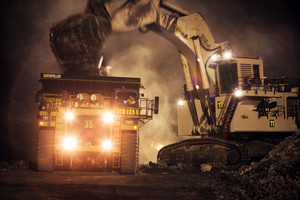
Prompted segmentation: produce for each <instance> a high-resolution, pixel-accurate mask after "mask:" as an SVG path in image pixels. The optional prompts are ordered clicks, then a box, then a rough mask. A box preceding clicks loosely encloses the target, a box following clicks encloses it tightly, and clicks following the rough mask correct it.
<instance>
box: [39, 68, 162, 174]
mask: <svg viewBox="0 0 300 200" xmlns="http://www.w3.org/2000/svg"><path fill="white" fill-rule="evenodd" d="M39 81H40V82H41V83H42V89H41V90H39V91H37V92H36V101H37V102H38V106H39V114H38V119H39V133H38V148H37V169H38V170H39V171H53V170H96V171H119V172H120V173H126V174H134V173H135V172H136V171H137V167H138V163H139V128H140V127H141V126H142V125H143V124H145V123H147V122H148V121H149V120H151V119H152V118H153V114H155V113H158V97H156V98H155V100H148V99H146V98H143V97H142V96H143V95H142V94H141V93H140V89H141V88H142V87H143V86H142V84H141V80H140V78H125V77H101V76H75V75H64V74H50V73H43V74H41V77H40V78H39Z"/></svg>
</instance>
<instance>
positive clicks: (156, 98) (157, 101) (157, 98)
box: [154, 97, 159, 114]
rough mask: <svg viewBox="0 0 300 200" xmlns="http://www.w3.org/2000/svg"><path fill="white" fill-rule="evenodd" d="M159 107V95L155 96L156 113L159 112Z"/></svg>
mask: <svg viewBox="0 0 300 200" xmlns="http://www.w3.org/2000/svg"><path fill="white" fill-rule="evenodd" d="M158 108H159V97H155V98H154V114H158Z"/></svg>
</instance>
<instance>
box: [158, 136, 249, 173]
mask: <svg viewBox="0 0 300 200" xmlns="http://www.w3.org/2000/svg"><path fill="white" fill-rule="evenodd" d="M157 162H158V164H161V165H168V166H170V165H178V164H179V163H182V164H184V165H186V164H194V165H197V164H201V163H210V164H211V165H213V166H215V167H218V168H222V169H227V170H231V169H236V168H238V167H240V166H241V165H243V164H247V163H248V162H249V157H248V152H247V148H245V147H244V146H243V145H242V144H241V143H238V142H234V141H229V140H226V139H222V138H220V139H219V138H212V137H204V138H197V139H187V140H183V141H180V142H177V143H174V144H171V145H168V146H165V147H164V148H162V149H161V150H160V151H159V152H158V155H157Z"/></svg>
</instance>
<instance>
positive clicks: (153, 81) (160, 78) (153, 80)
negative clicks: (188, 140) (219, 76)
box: [106, 32, 184, 163]
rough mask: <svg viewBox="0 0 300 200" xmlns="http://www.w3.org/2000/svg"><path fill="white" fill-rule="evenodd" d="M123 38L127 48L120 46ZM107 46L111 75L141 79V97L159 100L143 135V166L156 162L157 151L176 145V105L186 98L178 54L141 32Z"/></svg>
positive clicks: (125, 35)
mask: <svg viewBox="0 0 300 200" xmlns="http://www.w3.org/2000/svg"><path fill="white" fill-rule="evenodd" d="M128 37H129V38H128ZM124 38H127V39H126V42H125V44H124V42H123V45H118V44H120V43H121V41H123V40H124ZM149 41H150V42H149ZM151 41H156V42H157V45H155V44H153V43H152V42H151ZM147 44H148V46H147ZM106 46H107V51H108V53H109V54H110V56H109V59H108V61H107V64H108V65H109V66H110V67H111V73H110V74H109V75H112V76H125V77H139V78H141V80H142V83H143V84H144V85H145V88H146V89H145V90H144V91H143V90H142V93H144V94H145V97H146V98H148V99H154V97H155V96H159V97H160V108H159V114H158V115H155V116H154V119H153V120H151V121H150V122H149V123H147V124H145V125H144V126H143V127H141V131H140V163H147V162H149V161H152V162H156V156H157V152H158V150H157V148H158V147H159V146H160V145H163V146H164V145H168V144H170V143H173V142H175V141H176V135H177V112H176V102H177V100H178V99H179V98H182V96H183V84H184V83H183V74H182V69H181V64H180V60H179V55H178V53H177V50H176V49H175V48H174V47H173V46H172V45H171V44H169V43H168V42H165V41H164V40H163V39H162V38H160V37H159V36H158V35H155V34H153V33H152V34H147V35H141V33H138V32H130V33H124V34H118V35H115V36H113V37H112V38H111V40H109V41H107V44H106Z"/></svg>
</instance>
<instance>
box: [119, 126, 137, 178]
mask: <svg viewBox="0 0 300 200" xmlns="http://www.w3.org/2000/svg"><path fill="white" fill-rule="evenodd" d="M138 164H139V137H138V131H123V132H122V142H121V173H122V174H135V173H136V172H137V169H138Z"/></svg>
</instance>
